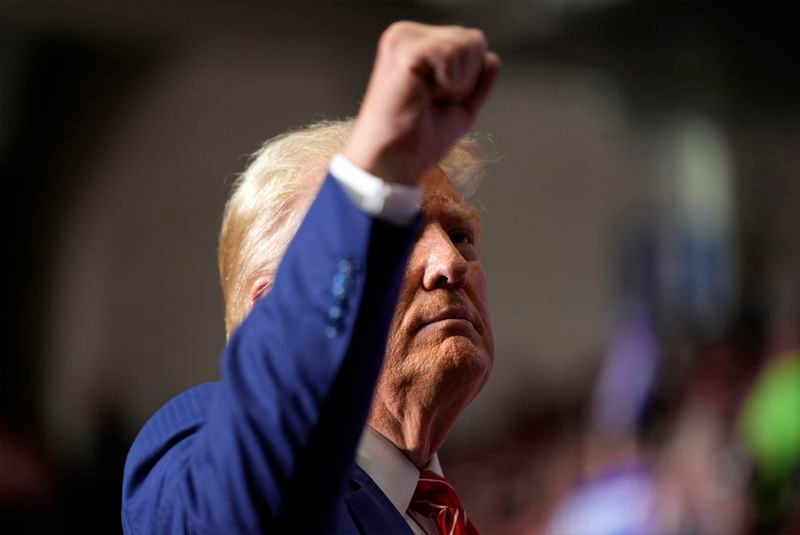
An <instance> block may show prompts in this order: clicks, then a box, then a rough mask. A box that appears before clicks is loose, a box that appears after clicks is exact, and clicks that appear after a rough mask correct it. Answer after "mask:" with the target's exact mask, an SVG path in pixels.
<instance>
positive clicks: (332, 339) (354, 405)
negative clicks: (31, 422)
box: [122, 176, 421, 535]
mask: <svg viewBox="0 0 800 535" xmlns="http://www.w3.org/2000/svg"><path fill="white" fill-rule="evenodd" d="M420 223H421V221H420V218H418V219H417V221H415V222H414V223H413V224H412V225H409V226H405V227H399V226H395V225H392V224H390V223H386V222H382V221H380V220H377V219H374V218H371V217H369V216H367V215H365V214H364V213H363V212H361V211H360V210H358V209H357V208H356V207H355V205H354V204H353V203H352V201H351V200H350V199H349V197H348V196H347V194H346V193H345V192H344V191H343V190H342V188H341V186H340V185H339V184H338V183H337V182H336V180H334V179H333V178H332V177H331V176H328V177H327V178H326V180H325V181H324V183H323V185H322V188H321V189H320V192H319V194H318V195H317V198H316V199H315V201H314V203H313V204H312V206H311V208H310V209H309V211H308V214H307V215H306V217H305V219H304V221H303V223H302V224H301V226H300V229H299V230H298V232H297V234H296V235H295V238H294V239H293V241H292V242H291V244H290V245H289V247H288V249H287V251H286V254H285V255H284V258H283V260H282V262H281V265H280V267H279V270H278V273H277V275H276V279H275V284H274V285H273V289H272V290H271V292H270V293H269V295H267V296H266V297H265V298H263V299H261V300H260V301H259V302H258V303H257V304H256V306H255V307H254V309H253V311H252V312H251V313H250V315H249V316H248V317H247V319H246V320H245V321H244V322H243V323H242V325H241V327H240V328H239V329H238V330H237V331H236V333H235V334H234V335H233V336H232V337H231V339H230V341H229V343H228V345H227V347H226V349H225V353H224V355H223V357H222V375H223V379H222V381H221V382H220V383H219V384H216V385H209V386H205V387H199V388H196V389H193V390H192V391H189V392H187V393H185V394H183V395H182V396H179V398H177V399H176V400H173V401H172V402H170V403H168V404H167V405H166V406H165V407H164V408H162V409H161V410H160V411H159V412H158V413H157V414H156V415H155V416H154V417H153V418H152V419H151V421H150V422H148V424H147V425H146V426H145V427H144V428H143V429H142V431H141V432H140V434H139V436H138V437H137V439H136V441H135V442H134V445H133V447H132V448H131V451H130V453H129V455H128V460H127V462H126V466H125V474H124V482H123V509H122V516H123V527H124V528H125V531H126V532H127V533H131V534H135V535H143V534H161V533H171V534H172V533H187V534H188V533H267V532H271V533H274V532H294V533H322V532H329V531H331V530H332V528H333V526H334V524H335V521H336V518H337V515H338V512H339V507H340V506H341V497H342V494H343V492H344V484H345V482H346V481H347V478H348V476H349V473H350V470H351V467H352V463H353V457H354V452H355V449H356V446H357V443H358V439H359V436H360V433H361V430H362V429H363V426H364V424H365V421H366V417H367V413H368V410H369V405H370V402H371V399H372V394H373V389H374V386H375V383H376V380H377V377H378V374H379V372H380V368H381V364H382V361H383V355H384V352H385V346H386V340H387V336H388V331H389V326H390V323H391V318H392V314H393V311H394V306H395V303H396V300H397V295H398V292H399V288H400V284H401V283H402V278H403V273H404V271H405V265H406V262H407V258H408V254H409V251H410V250H411V247H412V245H413V243H414V240H415V238H416V237H417V234H418V232H419V228H420Z"/></svg>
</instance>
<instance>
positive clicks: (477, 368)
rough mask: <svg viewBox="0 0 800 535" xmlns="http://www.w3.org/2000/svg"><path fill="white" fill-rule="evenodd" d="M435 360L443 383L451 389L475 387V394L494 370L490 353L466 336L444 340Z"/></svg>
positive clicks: (437, 350)
mask: <svg viewBox="0 0 800 535" xmlns="http://www.w3.org/2000/svg"><path fill="white" fill-rule="evenodd" d="M434 358H435V362H436V365H437V368H438V371H439V372H440V378H441V380H442V381H443V382H445V383H447V384H448V385H449V386H451V387H466V386H473V387H475V388H476V392H475V394H477V392H478V391H480V389H481V388H482V387H483V385H484V384H486V381H487V380H488V378H489V373H490V372H491V370H492V357H491V355H490V352H489V351H488V350H486V349H485V348H483V347H481V346H478V345H476V344H475V342H474V341H473V340H472V339H470V338H469V337H466V336H460V335H454V336H448V337H447V338H445V339H444V340H442V342H441V343H440V344H439V345H438V347H437V348H436V356H435V357H434Z"/></svg>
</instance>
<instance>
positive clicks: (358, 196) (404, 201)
mask: <svg viewBox="0 0 800 535" xmlns="http://www.w3.org/2000/svg"><path fill="white" fill-rule="evenodd" d="M328 170H329V171H330V174H331V175H333V177H334V178H335V179H336V180H338V181H339V184H341V185H342V187H343V188H344V190H345V191H346V192H347V194H348V195H349V196H350V198H351V199H352V200H353V202H354V203H355V204H356V206H358V207H359V208H360V209H361V210H363V211H364V212H366V213H367V214H369V215H371V216H374V217H377V218H379V219H383V220H384V221H388V222H390V223H394V224H396V225H407V224H409V223H410V222H411V221H412V220H413V219H414V218H415V217H416V216H417V214H418V213H419V208H420V203H421V202H422V188H420V187H419V186H405V185H402V184H390V183H388V182H386V181H384V180H382V179H380V178H378V177H376V176H375V175H371V174H370V173H367V172H366V171H364V170H363V169H361V168H360V167H358V166H357V165H356V164H354V163H353V162H351V161H350V160H348V159H347V158H345V157H344V156H343V155H342V154H337V155H335V156H334V157H333V159H332V160H331V165H330V168H329V169H328Z"/></svg>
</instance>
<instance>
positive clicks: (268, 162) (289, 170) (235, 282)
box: [218, 119, 485, 336]
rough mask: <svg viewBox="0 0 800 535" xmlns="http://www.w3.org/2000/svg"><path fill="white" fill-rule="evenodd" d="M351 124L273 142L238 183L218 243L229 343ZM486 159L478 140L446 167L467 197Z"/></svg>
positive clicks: (316, 126) (468, 140) (318, 126)
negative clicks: (258, 281) (254, 287)
mask: <svg viewBox="0 0 800 535" xmlns="http://www.w3.org/2000/svg"><path fill="white" fill-rule="evenodd" d="M352 127H353V120H352V119H349V120H344V121H322V122H317V123H313V124H311V125H309V126H306V127H304V128H300V129H298V130H293V131H290V132H287V133H285V134H281V135H279V136H277V137H274V138H272V139H270V140H267V141H266V142H265V143H264V144H263V145H262V146H261V148H260V149H259V150H258V151H256V152H255V153H254V154H253V156H252V157H251V158H250V161H249V163H248V166H247V169H246V170H245V171H244V173H242V174H241V175H240V176H239V177H238V178H237V179H236V181H235V182H234V185H233V190H232V193H231V196H230V198H229V199H228V202H227V203H226V205H225V213H224V215H223V219H222V229H221V231H220V236H219V257H218V263H219V272H220V281H221V283H222V294H223V297H224V300H225V330H226V332H227V334H228V336H230V335H231V334H232V333H233V331H234V329H236V327H237V326H238V325H239V323H241V321H242V320H243V319H244V317H245V316H246V315H247V313H248V312H249V311H250V307H251V304H250V296H249V293H250V286H251V285H252V284H253V282H254V281H255V280H256V279H258V278H259V277H262V276H272V275H274V274H275V272H276V271H277V269H278V265H279V264H280V261H281V258H282V257H283V253H284V252H285V251H286V247H287V246H288V245H289V241H291V239H292V237H293V236H294V233H295V232H296V231H297V228H298V227H299V225H300V222H301V221H302V220H303V217H304V216H305V213H306V211H307V210H308V208H309V206H310V204H311V200H312V199H313V197H314V194H315V192H316V190H317V189H318V188H319V186H320V185H321V183H322V179H323V178H324V177H325V171H326V169H327V166H328V164H329V162H330V160H331V158H332V157H333V155H334V154H336V153H337V152H341V151H342V150H343V149H344V147H345V145H346V144H347V141H348V139H349V138H350V133H351V131H352ZM484 162H485V159H484V158H483V153H482V151H481V150H480V148H479V144H478V143H477V141H476V140H475V139H474V138H472V137H465V138H463V139H461V140H460V141H459V142H458V144H457V145H456V146H455V147H454V148H453V149H452V150H451V151H450V153H449V154H448V155H447V156H446V157H445V158H444V160H442V162H441V164H440V166H441V168H442V170H443V171H444V172H445V173H446V174H447V176H448V177H449V178H450V181H451V182H452V183H453V185H454V186H455V188H456V189H457V191H458V192H459V193H460V194H461V195H462V197H464V198H467V197H469V196H470V195H472V194H473V193H474V191H475V189H477V186H478V183H479V181H480V175H481V172H482V169H483V164H484Z"/></svg>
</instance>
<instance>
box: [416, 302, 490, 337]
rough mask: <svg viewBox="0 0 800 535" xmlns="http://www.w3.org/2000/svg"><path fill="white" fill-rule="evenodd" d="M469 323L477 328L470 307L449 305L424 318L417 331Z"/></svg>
mask: <svg viewBox="0 0 800 535" xmlns="http://www.w3.org/2000/svg"><path fill="white" fill-rule="evenodd" d="M467 324H468V325H469V326H471V327H473V328H475V329H476V330H477V327H476V324H475V321H474V319H473V316H472V314H471V313H470V311H469V309H468V308H467V307H465V306H460V305H457V306H449V307H447V308H444V309H442V310H440V311H439V312H437V313H436V314H433V315H431V316H428V317H426V318H424V319H423V320H422V321H420V323H419V324H418V326H417V329H416V330H417V331H419V330H422V329H424V328H426V327H447V326H458V325H467Z"/></svg>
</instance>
